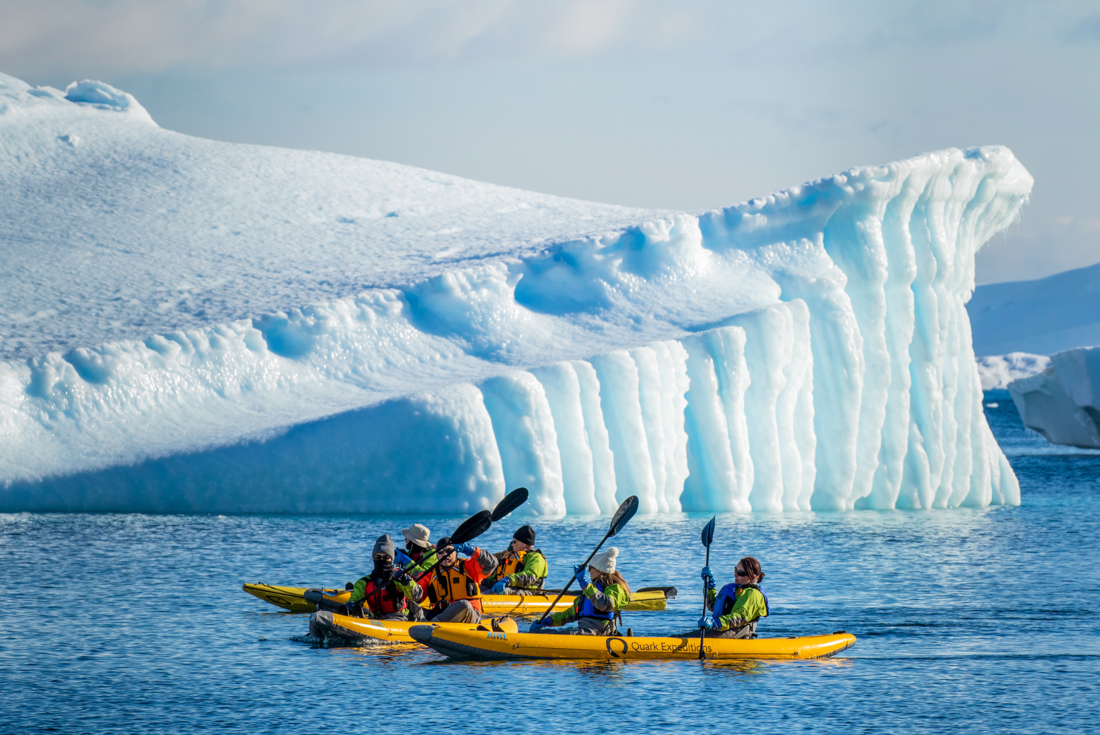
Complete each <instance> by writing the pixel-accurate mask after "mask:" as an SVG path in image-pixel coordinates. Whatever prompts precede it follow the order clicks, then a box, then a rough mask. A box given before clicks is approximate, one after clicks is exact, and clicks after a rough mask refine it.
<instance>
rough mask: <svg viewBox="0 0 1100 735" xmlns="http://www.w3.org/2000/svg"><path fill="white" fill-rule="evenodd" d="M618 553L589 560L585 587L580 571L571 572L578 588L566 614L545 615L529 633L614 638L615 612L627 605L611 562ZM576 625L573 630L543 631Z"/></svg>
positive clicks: (612, 551)
mask: <svg viewBox="0 0 1100 735" xmlns="http://www.w3.org/2000/svg"><path fill="white" fill-rule="evenodd" d="M618 556H619V550H618V549H617V548H616V547H614V546H612V547H611V548H610V549H608V550H607V551H601V552H599V553H597V554H596V555H595V556H593V557H592V561H591V562H590V563H589V565H588V571H589V573H590V574H591V575H592V582H591V583H589V581H588V579H587V578H586V577H585V574H584V567H582V566H578V567H575V568H574V570H573V576H574V579H576V580H577V584H578V585H580V593H579V594H578V595H577V599H576V600H574V601H573V605H572V607H570V608H569V609H568V610H563V611H561V612H557V613H553V614H552V615H548V616H547V617H546V618H545V619H544V620H543V621H537V620H536V621H535V622H534V623H532V624H531V628H530V629H529V632H531V633H561V634H567V635H616V634H617V633H618V628H617V627H616V625H615V622H616V618H618V617H619V611H620V610H622V609H623V608H624V607H626V605H627V603H628V602H630V585H628V584H627V583H626V580H625V579H623V577H622V575H621V574H619V573H618V572H617V571H615V566H616V564H615V560H616V559H617V558H618ZM574 621H576V622H577V627H576V628H566V629H564V630H547V628H556V627H558V626H561V625H566V624H567V623H572V622H574Z"/></svg>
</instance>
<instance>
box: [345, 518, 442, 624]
mask: <svg viewBox="0 0 1100 735" xmlns="http://www.w3.org/2000/svg"><path fill="white" fill-rule="evenodd" d="M397 553H399V552H397ZM371 556H372V559H373V561H374V569H372V570H371V572H370V573H369V574H367V575H366V576H364V577H362V578H360V579H359V580H358V581H357V582H356V583H355V585H354V586H353V587H352V589H351V596H350V597H349V598H348V601H347V603H345V604H344V610H342V611H341V612H343V614H345V615H350V616H352V617H364V616H365V617H371V618H378V619H381V620H424V610H423V609H422V608H421V607H420V606H419V605H417V604H416V594H415V593H416V590H414V588H417V587H418V585H417V584H416V581H415V580H413V579H412V577H410V576H409V575H408V573H407V572H405V571H404V570H403V569H401V568H400V567H395V565H394V557H395V556H396V553H395V550H394V545H393V540H392V539H391V538H390V537H389V536H386V535H383V536H379V537H378V540H377V541H375V543H374V552H373V553H372V554H371Z"/></svg>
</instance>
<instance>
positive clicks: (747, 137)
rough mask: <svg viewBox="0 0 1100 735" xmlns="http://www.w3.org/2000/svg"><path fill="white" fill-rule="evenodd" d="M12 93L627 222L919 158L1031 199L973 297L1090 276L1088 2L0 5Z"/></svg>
mask: <svg viewBox="0 0 1100 735" xmlns="http://www.w3.org/2000/svg"><path fill="white" fill-rule="evenodd" d="M0 71H3V72H5V73H7V74H11V75H13V76H16V77H19V78H21V79H23V80H24V81H26V82H28V83H30V84H36V85H50V86H54V87H58V88H61V89H64V88H65V86H67V85H68V84H69V83H70V82H72V81H75V80H84V79H96V80H100V81H104V82H107V83H109V84H111V85H113V86H116V87H118V88H120V89H124V90H126V91H128V92H130V93H132V94H133V95H134V96H135V97H137V99H138V100H139V101H140V102H141V103H142V105H144V106H145V107H146V109H148V110H149V112H150V113H151V114H152V116H153V118H154V119H155V120H156V121H157V122H158V124H160V125H161V127H164V128H168V129H171V130H176V131H179V132H183V133H187V134H190V135H197V136H201V137H205V138H213V139H217V140H225V141H231V142H240V143H255V144H263V145H278V146H286V147H291V148H304V149H313V150H323V151H333V152H337V153H346V154H350V155H355V156H364V157H368V158H376V159H383V160H390V161H396V162H399V163H404V164H410V165H414V166H421V167H423V168H428V169H433V170H437V171H444V172H447V173H451V174H457V175H461V176H466V177H470V178H473V179H479V180H482V181H489V182H492V183H496V184H504V185H508V186H515V187H520V188H523V189H530V190H533V191H539V192H545V193H550V194H557V195H562V196H569V197H576V198H579V199H588V200H594V201H602V202H608V203H613V204H622V205H628V206H636V207H647V208H656V209H675V210H699V209H704V208H710V207H720V206H727V205H730V204H735V203H738V202H741V201H744V200H746V199H750V198H752V197H755V196H760V195H765V194H768V193H770V192H772V191H775V190H777V189H783V188H787V187H789V186H793V185H796V184H800V183H802V182H804V181H809V180H813V179H816V178H819V177H822V176H827V175H830V174H833V173H837V172H840V171H843V170H846V169H848V168H850V167H852V166H857V165H865V164H876V163H885V162H888V161H893V160H897V159H901V158H906V157H909V156H912V155H915V154H918V153H922V152H925V151H930V150H938V149H942V148H948V147H969V146H974V145H984V144H1002V145H1007V146H1008V147H1010V148H1011V149H1012V150H1013V151H1014V152H1015V153H1016V155H1017V157H1018V158H1019V159H1020V160H1021V161H1022V162H1023V163H1024V165H1025V166H1026V167H1027V168H1028V169H1029V170H1030V171H1031V173H1032V174H1033V175H1034V177H1035V189H1034V191H1033V194H1032V197H1031V201H1030V203H1029V204H1028V206H1027V207H1026V209H1025V210H1024V213H1023V216H1022V218H1021V220H1020V222H1019V223H1018V224H1017V225H1015V226H1014V227H1013V228H1011V230H1010V231H1008V232H1007V233H1005V234H1003V235H998V236H996V237H995V238H994V240H993V241H992V242H990V243H989V244H988V245H987V246H986V247H985V248H984V249H983V250H982V251H981V252H980V253H979V255H978V270H977V275H978V283H979V284H981V283H995V282H1001V281H1012V280H1026V279H1032V278H1039V277H1043V276H1046V275H1049V274H1052V273H1056V272H1059V271H1063V270H1066V269H1069V268H1076V267H1081V266H1085V265H1090V264H1092V263H1096V262H1098V261H1100V207H1098V205H1097V201H1098V199H1100V183H1098V181H1100V176H1098V173H1100V144H1098V142H1097V131H1098V128H1100V125H1098V124H1097V121H1098V120H1100V4H1097V3H1095V2H1068V1H1067V2H1042V3H1039V2H1014V1H1013V0H989V1H986V0H975V1H972V2H965V1H964V0H953V1H951V2H938V1H930V2H906V1H905V0H895V1H894V2H888V3H884V2H881V1H876V2H856V1H852V2H846V1H843V0H840V1H837V2H830V3H826V2H820V1H819V2H797V1H790V0H770V1H769V2H753V3H749V2H739V1H738V0H722V1H720V2H719V1H702V0H699V1H696V0H682V1H679V2H669V1H667V0H665V1H663V2H662V1H656V0H653V1H650V0H555V1H553V2H542V1H540V0H466V1H458V0H392V1H386V2H382V1H379V0H354V1H350V0H325V1H319V0H313V1H312V2H291V1H290V0H239V1H233V0H168V1H161V0H47V1H43V0H31V1H28V0H17V1H12V0H0Z"/></svg>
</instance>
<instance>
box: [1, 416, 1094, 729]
mask: <svg viewBox="0 0 1100 735" xmlns="http://www.w3.org/2000/svg"><path fill="white" fill-rule="evenodd" d="M991 402H996V403H997V404H998V405H997V407H996V408H992V407H991V408H987V411H988V412H989V415H990V420H991V423H992V425H993V428H994V432H995V433H996V435H997V436H998V437H999V438H1000V439H1001V440H1002V441H1003V442H1004V443H1005V444H1006V446H1007V447H1008V448H1009V455H1010V459H1011V461H1012V463H1013V466H1014V468H1015V469H1016V471H1017V474H1018V476H1019V477H1020V481H1021V484H1022V486H1023V505H1022V506H1021V507H1019V508H995V509H986V510H971V509H961V510H956V511H929V512H903V511H887V512H872V511H860V512H854V513H794V514H774V515H769V514H757V515H751V516H739V515H735V514H723V515H719V517H718V525H717V529H716V534H715V543H714V546H713V548H712V555H711V567H712V568H713V569H714V570H715V573H716V575H717V576H718V582H719V584H723V583H725V582H727V581H729V575H730V572H731V571H732V569H733V566H734V564H735V563H736V561H737V560H738V559H739V558H740V557H741V556H744V555H746V554H751V555H753V556H756V557H757V558H759V559H760V560H761V562H762V563H763V566H764V571H765V572H766V573H767V578H766V582H765V587H766V589H767V592H768V598H769V602H770V604H771V609H772V615H771V616H770V617H769V618H768V619H767V620H765V621H764V622H763V623H761V626H760V633H761V635H764V636H774V637H784V636H790V635H806V634H814V633H829V632H832V631H837V630H847V631H848V632H850V633H854V634H855V635H856V636H857V637H858V642H857V643H856V645H855V647H854V648H851V649H849V650H847V651H845V652H843V653H842V654H840V655H838V656H837V657H835V658H829V659H818V660H813V661H744V660H739V661H713V660H706V661H703V662H700V661H695V660H683V661H629V662H623V661H610V662H602V661H601V662H578V661H509V662H490V663H485V662H445V660H444V659H443V658H441V657H440V656H439V655H437V654H435V653H434V652H432V651H429V650H427V649H424V648H422V647H419V646H413V645H392V644H389V645H380V646H370V647H364V646H337V647H329V646H322V645H318V644H317V643H316V642H315V641H313V640H312V639H310V638H309V637H308V635H307V634H308V626H307V620H308V616H307V615H293V614H289V613H283V612H279V611H276V610H275V609H274V608H271V607H270V606H266V605H265V604H264V603H263V602H261V601H260V600H257V599H256V598H254V597H251V596H250V595H248V594H246V593H244V592H243V591H241V589H240V585H241V583H242V582H245V581H249V582H251V581H256V580H263V581H266V582H271V583H276V584H288V585H300V586H321V585H324V586H334V587H341V586H343V584H344V583H345V582H347V581H351V580H354V579H356V578H358V577H359V576H361V575H362V574H363V573H364V572H365V571H366V570H367V569H368V568H369V567H370V552H371V543H372V541H373V539H374V538H375V537H377V536H378V535H379V534H380V533H390V534H396V533H398V532H399V529H400V528H401V527H403V526H406V525H408V522H409V520H410V519H408V518H361V517H326V518H303V517H290V516H286V517H278V516H254V517H210V516H172V517H158V516H130V515H101V516H81V515H31V514H17V515H8V516H0V594H2V596H3V597H2V602H3V604H2V606H0V690H2V691H3V692H4V696H3V697H2V698H0V732H8V731H41V730H49V729H51V728H53V729H59V730H64V731H69V730H77V731H80V732H88V733H109V732H110V733H113V732H120V731H134V732H138V731H140V732H158V731H161V732H181V731H188V732H190V731H200V730H207V729H217V730H225V731H238V730H245V731H249V732H256V731H266V730H267V729H268V728H273V729H278V730H285V731H291V730H300V731H313V730H315V729H317V718H318V716H319V713H323V714H324V715H325V716H326V717H331V718H334V719H335V721H337V722H339V723H341V724H339V725H338V726H340V727H345V726H348V727H355V728H357V729H358V728H360V727H367V728H372V727H373V728H381V727H386V728H391V729H392V728H393V727H401V728H403V729H406V728H416V729H423V730H426V731H428V732H432V733H448V732H464V733H465V732H471V731H473V732H476V731H479V730H486V731H490V732H497V731H501V730H524V731H527V730H530V731H534V732H544V731H547V732H553V731H566V730H567V731H571V732H575V731H578V730H586V729H587V730H590V731H603V730H607V729H616V730H620V731H624V732H643V731H644V732H652V731H659V732H687V731H691V732H698V731H702V730H707V729H710V728H713V727H715V726H716V723H724V722H728V721H729V719H728V718H729V715H730V714H731V713H737V714H738V715H746V716H738V718H737V724H736V728H737V730H738V731H741V732H776V731H781V732H788V731H813V732H818V731H821V730H826V731H833V732H856V731H874V730H878V731H890V732H906V733H909V732H936V733H937V734H938V733H942V732H943V731H944V730H945V729H950V730H953V731H956V732H966V733H973V732H997V733H1000V732H1019V731H1022V730H1033V731H1036V732H1091V731H1093V730H1094V729H1095V723H1096V721H1097V719H1098V718H1100V705H1098V702H1100V696H1098V695H1100V692H1098V691H1097V682H1098V681H1100V611H1098V606H1097V604H1096V600H1097V592H1098V590H1100V549H1098V548H1097V544H1096V543H1095V539H1097V538H1100V527H1098V526H1100V522H1098V519H1100V512H1098V511H1100V498H1098V495H1100V489H1098V488H1100V456H1098V455H1097V454H1096V453H1087V452H1085V453H1082V452H1076V451H1072V450H1067V451H1061V450H1059V449H1052V448H1051V447H1049V446H1047V445H1045V442H1044V441H1043V440H1041V439H1036V438H1035V437H1033V436H1029V435H1028V434H1027V432H1025V431H1024V430H1023V429H1022V427H1020V426H1019V424H1018V418H1017V417H1015V413H1014V407H1013V406H1012V402H1011V400H1009V401H991ZM1014 422H1016V423H1014ZM708 519H709V515H704V516H690V515H683V514H681V515H674V516H666V517H636V518H634V519H633V520H632V521H631V522H630V525H629V526H628V527H627V528H626V529H624V531H623V532H622V533H621V534H619V535H618V536H616V538H615V545H616V546H618V547H619V548H620V549H621V553H620V556H619V560H618V561H619V567H620V570H621V571H622V572H623V574H624V575H625V576H626V578H627V580H628V581H629V582H630V584H631V586H633V587H635V588H638V587H643V586H658V585H668V584H672V585H675V586H676V587H678V588H679V590H680V595H679V596H678V597H677V598H676V599H674V600H672V602H671V603H670V605H669V609H668V610H666V611H661V612H630V613H626V614H624V620H623V627H624V628H625V627H630V628H632V629H633V631H634V634H635V635H636V636H645V635H667V634H670V633H675V632H681V631H684V630H688V629H691V628H693V627H694V626H695V622H696V620H697V619H698V617H699V611H700V606H701V595H702V581H701V580H700V578H699V568H700V567H701V566H702V563H703V554H704V552H703V548H702V547H701V545H700V544H699V529H700V528H701V526H702V524H704V523H705V522H706V521H707V520H708ZM415 520H417V521H420V522H425V523H427V525H429V527H431V528H432V529H433V531H434V530H438V529H448V528H451V527H453V526H454V523H455V519H451V518H446V519H444V518H417V519H415ZM527 520H530V519H527ZM606 522H607V519H606V518H601V519H592V518H569V519H562V520H554V521H547V520H544V519H534V521H533V523H534V525H535V526H536V527H537V529H538V534H539V545H540V547H541V548H542V549H543V551H544V552H546V554H547V557H548V559H549V563H550V569H551V581H552V582H554V583H561V582H564V581H565V579H567V578H568V575H569V573H570V570H571V568H572V565H573V564H576V563H579V562H580V561H582V560H583V559H584V558H585V557H586V556H587V555H588V553H589V551H591V549H592V547H593V546H594V545H595V543H596V542H598V541H599V539H600V538H601V537H602V535H603V533H604V531H605V530H606ZM519 523H520V521H519V520H518V519H517V520H512V519H508V520H506V521H504V522H503V523H501V524H499V525H498V526H497V527H494V528H493V529H491V530H490V531H489V532H488V533H487V534H486V535H485V536H484V537H482V538H481V539H479V540H478V543H480V544H483V545H485V546H486V547H487V548H490V549H492V550H494V551H500V550H503V549H504V547H505V546H506V545H507V543H508V541H509V539H510V538H511V533H512V531H513V530H514V528H513V527H514V526H515V525H517V524H519ZM436 535H438V533H437V534H436ZM58 630H65V631H70V633H71V634H69V635H66V637H65V638H64V640H63V642H62V641H59V639H58V638H57V637H54V636H50V635H40V633H42V632H43V631H58ZM364 704H365V705H366V708H367V710H369V709H370V708H372V707H375V706H378V707H383V706H385V707H390V708H396V711H397V712H398V713H399V714H398V715H397V716H395V718H393V719H389V720H384V721H380V724H378V725H374V724H373V721H371V720H364V719H362V718H361V715H362V713H363V712H364ZM357 718H358V719H357ZM273 723H277V724H273Z"/></svg>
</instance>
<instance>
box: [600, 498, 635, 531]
mask: <svg viewBox="0 0 1100 735" xmlns="http://www.w3.org/2000/svg"><path fill="white" fill-rule="evenodd" d="M637 512H638V496H637V495H631V496H630V497H629V498H627V499H626V500H624V501H623V504H622V505H620V506H619V509H618V510H616V511H615V515H613V516H611V530H609V531H608V532H607V535H608V536H614V535H615V534H617V533H618V532H619V531H620V530H621V529H622V527H623V526H625V525H626V522H627V521H629V520H630V519H631V518H633V517H634V514H635V513H637Z"/></svg>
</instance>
